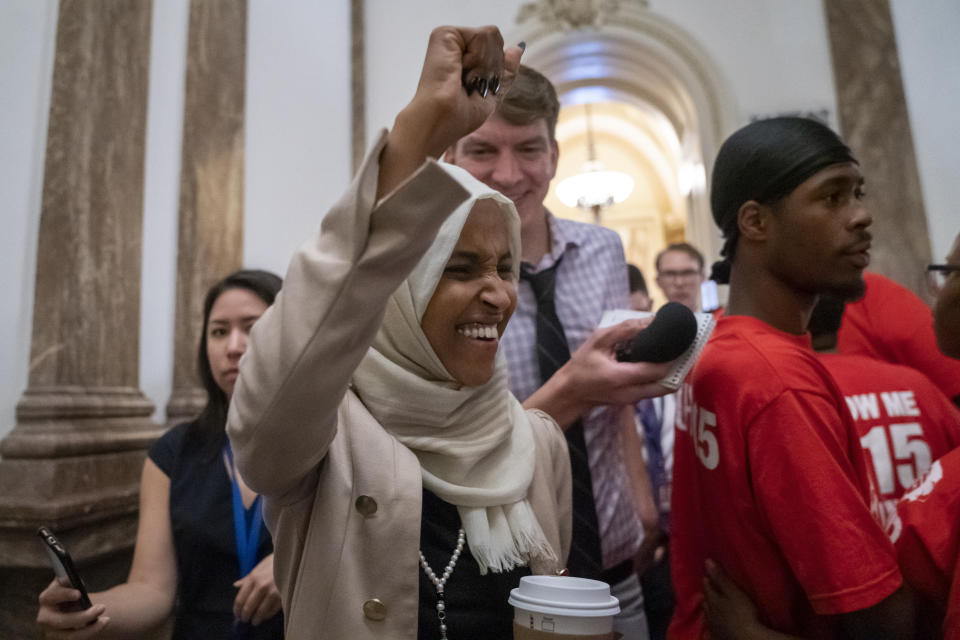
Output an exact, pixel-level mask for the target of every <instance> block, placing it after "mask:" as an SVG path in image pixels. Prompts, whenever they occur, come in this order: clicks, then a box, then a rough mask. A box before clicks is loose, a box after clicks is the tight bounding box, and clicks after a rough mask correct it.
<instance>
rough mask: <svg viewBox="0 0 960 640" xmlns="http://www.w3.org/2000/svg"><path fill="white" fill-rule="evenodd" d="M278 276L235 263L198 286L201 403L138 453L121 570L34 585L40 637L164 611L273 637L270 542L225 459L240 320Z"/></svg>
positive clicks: (245, 322) (236, 632)
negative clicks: (190, 417) (86, 588)
mask: <svg viewBox="0 0 960 640" xmlns="http://www.w3.org/2000/svg"><path fill="white" fill-rule="evenodd" d="M280 283H281V281H280V278H279V277H278V276H276V275H274V274H272V273H269V272H266V271H255V270H242V271H237V272H236V273H233V274H231V275H229V276H227V277H226V278H224V279H223V280H221V281H220V282H218V283H216V284H215V285H214V286H213V287H212V288H211V289H210V290H209V291H208V293H207V297H206V299H205V301H204V310H203V331H202V333H201V338H200V348H199V352H198V361H197V363H198V369H199V374H200V379H201V380H202V382H203V385H204V387H205V388H206V391H207V404H206V407H205V408H204V410H203V412H202V413H201V414H200V416H199V417H198V418H197V419H196V420H194V421H192V422H189V423H185V424H181V425H179V426H177V427H175V428H173V429H171V430H170V431H168V432H167V433H166V434H164V436H163V437H161V438H160V439H159V440H157V442H156V443H154V445H153V446H152V447H151V448H150V452H149V454H148V457H147V460H146V461H145V462H144V465H143V475H142V478H141V483H140V521H139V526H138V529H137V541H136V547H135V549H134V555H133V564H132V566H131V568H130V574H129V576H128V578H127V581H126V582H125V583H123V584H120V585H117V586H115V587H113V588H111V589H108V590H107V591H103V592H99V593H91V594H90V599H91V600H92V602H93V606H92V607H91V608H89V609H87V610H85V611H79V612H67V611H64V610H63V609H67V608H69V607H67V606H63V605H68V604H69V603H71V602H74V601H76V600H77V599H78V597H79V595H80V594H79V592H78V591H76V590H75V589H70V588H67V587H65V586H62V585H61V584H60V583H59V582H58V581H57V580H54V581H53V582H51V583H50V585H49V586H48V587H47V588H46V589H45V590H44V591H43V592H42V593H41V594H40V609H39V612H38V614H37V623H38V624H39V626H40V628H41V629H42V630H43V631H44V632H45V634H46V636H47V637H49V638H65V639H70V640H85V639H87V638H138V637H142V635H143V634H144V633H146V632H148V631H149V630H151V629H153V628H154V627H157V626H158V625H160V624H161V623H162V622H163V621H165V620H166V619H167V618H168V617H169V616H170V615H171V613H172V614H173V615H174V629H173V639H174V640H187V639H193V638H207V639H211V638H213V639H220V638H223V639H226V638H235V639H240V638H246V639H248V640H280V639H281V638H282V637H283V619H282V615H281V613H280V596H279V593H278V591H277V588H276V586H275V584H274V579H273V545H272V541H271V539H270V534H269V532H268V531H267V529H266V527H265V526H264V525H263V523H262V511H261V504H260V503H261V500H260V497H259V496H258V495H257V494H255V493H254V492H253V491H252V490H250V489H249V488H248V487H247V486H246V484H245V483H244V482H243V480H242V479H241V478H240V476H239V474H237V473H236V467H235V465H234V463H233V452H232V451H231V449H230V446H229V442H228V441H227V437H226V434H225V432H224V426H225V423H226V418H227V406H228V404H229V401H230V397H231V395H232V394H233V387H234V384H235V382H236V380H237V375H238V367H239V362H240V357H241V356H242V355H243V354H244V352H245V351H246V347H247V336H248V334H249V332H250V329H251V327H252V326H253V324H254V323H255V322H256V321H257V319H259V318H260V316H261V315H262V314H263V312H264V311H265V310H266V309H267V307H268V306H270V305H271V304H272V303H273V300H274V298H275V297H276V295H277V292H278V291H279V290H280Z"/></svg>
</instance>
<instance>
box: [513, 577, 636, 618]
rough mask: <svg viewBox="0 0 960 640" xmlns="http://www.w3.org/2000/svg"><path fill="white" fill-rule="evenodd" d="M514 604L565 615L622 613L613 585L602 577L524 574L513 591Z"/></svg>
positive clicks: (551, 613) (527, 608) (609, 614)
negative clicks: (597, 578) (611, 589)
mask: <svg viewBox="0 0 960 640" xmlns="http://www.w3.org/2000/svg"><path fill="white" fill-rule="evenodd" d="M507 602H509V603H510V604H511V605H513V606H514V607H518V608H521V609H526V610H527V611H533V612H536V613H546V614H550V615H561V616H581V617H594V616H596V617H600V616H612V615H616V614H617V613H620V601H619V600H617V599H616V598H615V597H614V596H612V595H610V585H608V584H607V583H606V582H600V581H599V580H588V579H586V578H573V577H570V576H524V577H522V578H520V586H519V587H517V588H515V589H513V590H512V591H510V598H509V600H508V601H507Z"/></svg>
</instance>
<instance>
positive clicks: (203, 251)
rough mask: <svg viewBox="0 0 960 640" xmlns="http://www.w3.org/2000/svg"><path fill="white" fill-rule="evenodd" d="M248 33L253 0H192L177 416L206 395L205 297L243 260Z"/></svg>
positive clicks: (183, 416)
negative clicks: (200, 370) (200, 365)
mask: <svg viewBox="0 0 960 640" xmlns="http://www.w3.org/2000/svg"><path fill="white" fill-rule="evenodd" d="M246 33H247V0H191V2H190V26H189V35H188V45H187V86H186V98H185V105H184V116H183V118H184V121H183V152H182V153H183V155H182V161H181V169H180V218H179V243H178V255H177V301H176V325H175V327H176V330H175V333H174V336H175V337H174V364H173V391H172V393H171V396H170V400H169V402H168V403H167V420H168V422H169V423H177V422H181V421H183V420H187V419H189V418H192V417H194V416H195V415H196V414H197V413H199V412H200V410H201V409H202V408H203V405H204V404H205V403H206V393H205V392H204V390H203V388H202V387H201V386H200V382H199V378H198V377H197V345H198V344H199V341H200V331H201V328H202V324H203V322H202V312H203V298H204V296H205V295H206V292H207V289H208V288H209V287H210V285H211V284H213V283H214V282H216V281H217V280H219V279H220V278H222V277H223V276H225V275H227V274H229V273H231V272H232V271H235V270H237V269H239V268H240V266H241V265H242V263H243V152H244V129H243V125H244V98H245V82H246V80H245V78H246Z"/></svg>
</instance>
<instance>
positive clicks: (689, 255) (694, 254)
mask: <svg viewBox="0 0 960 640" xmlns="http://www.w3.org/2000/svg"><path fill="white" fill-rule="evenodd" d="M656 266H657V285H658V286H659V287H660V289H661V290H662V291H663V295H664V296H666V298H667V301H669V302H679V303H680V304H682V305H685V306H686V307H688V308H689V309H690V310H691V311H699V310H700V285H701V284H703V280H704V275H703V254H701V253H700V252H699V251H698V250H697V248H696V247H694V246H693V245H692V244H690V243H687V242H674V243H671V244H669V245H667V248H666V249H664V250H663V251H661V252H660V253H658V254H657V260H656Z"/></svg>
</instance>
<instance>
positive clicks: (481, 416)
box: [353, 165, 556, 574]
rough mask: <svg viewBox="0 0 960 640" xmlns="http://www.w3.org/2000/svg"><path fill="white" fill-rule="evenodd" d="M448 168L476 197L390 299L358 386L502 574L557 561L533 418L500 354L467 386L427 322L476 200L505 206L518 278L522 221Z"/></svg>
mask: <svg viewBox="0 0 960 640" xmlns="http://www.w3.org/2000/svg"><path fill="white" fill-rule="evenodd" d="M445 168H446V169H447V171H448V172H449V173H450V174H451V175H453V176H454V177H455V178H456V179H457V180H458V181H459V182H460V183H461V184H462V185H463V186H464V188H466V189H467V190H468V191H469V192H470V197H469V199H468V200H467V201H466V202H464V203H463V204H462V205H460V207H459V208H457V210H456V211H454V212H453V213H452V214H451V215H450V217H449V218H447V220H446V221H445V222H444V224H443V225H442V226H441V227H440V230H439V232H438V233H437V237H436V239H435V240H434V242H433V244H432V245H431V246H430V248H429V249H428V250H427V252H426V254H424V256H423V258H421V260H420V262H419V263H418V264H417V266H416V267H415V268H414V269H413V271H412V272H411V273H410V276H409V277H408V278H407V279H406V280H405V281H404V282H403V283H402V284H401V285H400V287H399V288H398V289H397V291H396V292H394V294H393V295H392V296H391V297H390V299H389V301H388V302H387V308H386V313H385V315H384V318H383V325H382V326H381V327H380V331H379V332H378V334H377V336H376V338H375V339H374V341H373V345H372V346H371V347H370V349H369V351H368V352H367V354H366V356H364V359H363V360H362V361H361V362H360V366H359V367H358V368H357V370H356V372H355V373H354V375H353V384H354V389H355V390H356V392H357V395H358V396H359V397H360V399H361V401H362V402H363V404H364V405H365V406H366V407H367V409H368V410H369V411H370V412H371V413H372V414H373V416H374V417H375V418H376V419H377V421H378V422H379V423H380V424H381V425H382V426H383V428H384V429H385V430H386V431H387V432H388V433H390V434H392V435H393V436H394V437H395V438H397V440H399V441H400V442H401V443H403V445H405V446H406V447H407V448H409V449H410V450H411V451H412V452H413V453H414V454H415V455H416V456H417V458H418V459H419V460H420V467H421V471H422V474H423V485H424V487H426V488H427V489H429V490H430V491H432V492H433V493H435V494H436V495H437V496H439V497H440V498H441V499H442V500H444V501H446V502H449V503H451V504H453V505H456V506H457V510H458V511H459V513H460V520H461V522H462V523H463V528H464V531H465V532H466V537H467V540H468V542H469V544H470V551H471V552H472V553H473V557H474V558H476V560H477V563H478V564H479V566H480V573H481V574H485V573H486V572H487V570H492V571H494V572H495V573H496V572H502V571H507V570H509V569H511V568H513V567H515V566H519V565H524V564H529V563H530V561H531V559H534V558H535V559H538V560H555V559H556V555H555V554H554V552H553V550H552V549H551V547H550V545H549V543H548V542H547V539H546V536H544V534H543V530H542V529H541V527H540V523H539V522H537V519H536V515H535V514H534V512H533V509H532V508H531V507H530V504H529V502H528V501H527V497H526V496H527V491H528V489H529V487H530V483H531V482H532V480H533V468H534V441H533V432H532V429H531V427H530V422H529V420H528V419H527V416H526V413H525V412H524V410H523V408H522V407H521V406H520V403H519V402H517V399H516V398H515V397H514V396H513V394H511V393H510V391H509V390H508V388H507V367H506V360H505V358H504V356H503V354H502V353H498V354H497V357H496V365H495V371H494V374H493V377H492V378H491V379H490V380H489V381H488V382H487V383H486V384H484V385H482V386H479V387H465V386H462V385H461V384H460V383H459V382H458V381H457V380H455V379H454V378H453V377H452V376H451V375H450V374H449V373H448V372H447V370H446V368H445V367H444V366H443V364H442V363H441V362H440V358H439V357H438V356H437V354H436V353H435V352H434V350H433V348H432V347H431V346H430V342H429V341H428V340H427V336H426V335H425V334H424V333H423V330H422V329H421V328H420V322H421V320H422V318H423V314H424V312H425V311H426V308H427V304H428V303H429V302H430V299H431V298H432V297H433V292H434V290H435V289H436V286H437V283H438V282H439V281H440V277H441V275H442V273H443V270H444V267H445V266H446V264H447V261H448V260H449V258H450V255H451V254H452V253H453V250H454V247H455V246H456V244H457V241H458V240H459V238H460V233H461V230H462V229H463V226H464V224H465V223H466V220H467V216H468V215H469V214H470V212H471V211H472V210H473V207H474V205H475V204H476V203H477V201H478V200H481V199H485V198H489V199H492V200H494V201H495V202H496V203H497V205H498V206H499V208H500V211H501V212H503V215H504V218H505V220H506V223H507V228H508V233H509V236H510V252H511V254H512V256H513V270H514V278H516V277H517V276H518V273H519V268H520V219H519V217H518V216H517V211H516V209H515V208H514V206H513V203H512V202H511V201H510V200H509V199H508V198H506V197H505V196H503V195H501V194H499V193H498V192H496V191H493V190H491V189H490V188H489V187H487V186H485V185H484V184H482V183H481V182H479V181H477V180H475V179H474V178H473V177H472V176H470V174H468V173H467V172H466V171H463V170H462V169H460V168H458V167H454V166H450V165H445Z"/></svg>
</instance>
